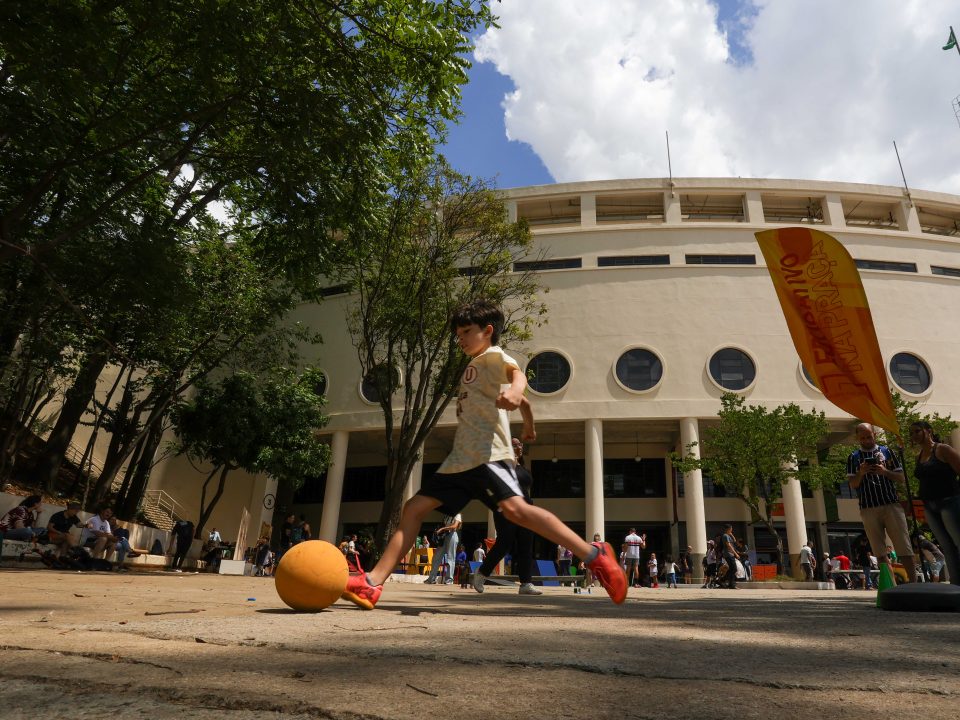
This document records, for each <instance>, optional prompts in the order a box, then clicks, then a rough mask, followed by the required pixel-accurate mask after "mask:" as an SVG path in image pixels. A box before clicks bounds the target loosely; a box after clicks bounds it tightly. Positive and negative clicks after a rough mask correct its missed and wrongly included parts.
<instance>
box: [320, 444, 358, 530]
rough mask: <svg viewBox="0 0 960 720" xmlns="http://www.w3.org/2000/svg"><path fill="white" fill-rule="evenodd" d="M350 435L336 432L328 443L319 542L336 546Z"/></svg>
mask: <svg viewBox="0 0 960 720" xmlns="http://www.w3.org/2000/svg"><path fill="white" fill-rule="evenodd" d="M349 440H350V433H349V432H347V431H346V430H337V431H336V432H335V433H334V434H333V438H332V439H331V441H330V451H331V452H330V454H331V459H330V467H329V468H327V487H326V488H325V489H324V492H323V512H322V513H321V514H320V532H319V534H318V535H317V538H318V539H319V540H326V541H327V542H331V543H334V544H336V542H337V529H338V526H339V523H340V498H341V497H343V475H344V472H345V471H346V469H347V444H348V443H349Z"/></svg>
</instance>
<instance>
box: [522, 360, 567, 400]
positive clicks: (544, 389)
mask: <svg viewBox="0 0 960 720" xmlns="http://www.w3.org/2000/svg"><path fill="white" fill-rule="evenodd" d="M570 374H571V370H570V361H569V360H567V358H565V357H564V356H563V355H561V354H560V353H558V352H555V351H553V350H547V351H545V352H540V353H537V354H536V355H534V356H533V357H532V358H530V362H529V363H527V377H528V380H527V384H528V385H529V386H530V389H531V390H533V391H534V392H535V393H540V394H541V395H550V394H551V393H555V392H559V391H560V390H562V389H563V388H564V387H565V386H566V384H567V383H568V382H570Z"/></svg>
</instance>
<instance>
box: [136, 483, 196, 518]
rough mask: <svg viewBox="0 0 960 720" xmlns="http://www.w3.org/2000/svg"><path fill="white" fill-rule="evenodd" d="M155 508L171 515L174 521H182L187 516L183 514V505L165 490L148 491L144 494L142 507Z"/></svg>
mask: <svg viewBox="0 0 960 720" xmlns="http://www.w3.org/2000/svg"><path fill="white" fill-rule="evenodd" d="M148 506H151V507H154V508H156V509H157V510H159V511H160V512H162V513H163V514H165V515H169V516H170V519H171V520H173V521H177V520H180V519H181V518H182V517H184V516H185V515H186V513H184V512H182V509H184V508H183V505H181V504H180V503H178V502H177V501H176V500H175V499H174V498H173V497H171V496H170V494H169V493H166V492H164V491H163V490H147V491H146V492H145V493H144V494H143V504H142V507H148Z"/></svg>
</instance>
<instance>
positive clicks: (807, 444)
mask: <svg viewBox="0 0 960 720" xmlns="http://www.w3.org/2000/svg"><path fill="white" fill-rule="evenodd" d="M721 404H722V407H721V409H720V412H719V413H718V416H719V420H720V422H719V424H718V425H716V426H715V427H711V428H709V429H708V430H707V431H706V434H705V439H704V449H705V452H704V457H703V458H702V459H699V460H698V459H696V458H694V457H692V455H689V454H688V455H687V456H686V457H684V458H677V466H678V467H679V469H680V470H681V471H683V472H687V471H689V470H693V469H696V468H702V469H703V470H704V471H705V472H707V473H708V474H709V475H710V477H711V478H713V481H714V483H716V484H719V485H721V486H722V487H723V488H724V489H725V490H727V491H728V492H729V493H730V494H731V495H735V496H738V497H740V498H741V499H743V500H744V502H746V503H747V504H748V505H749V506H750V507H751V508H752V509H754V510H755V511H756V512H758V513H759V512H760V510H761V501H770V500H774V499H777V498H779V497H781V495H782V488H783V485H784V484H785V483H786V482H787V481H788V480H790V479H791V478H793V477H796V478H797V479H799V480H800V481H801V482H802V483H805V484H807V485H808V486H809V487H811V488H818V487H822V486H823V484H824V483H826V482H830V478H829V475H828V474H826V473H823V472H822V470H821V469H820V468H819V467H818V466H817V465H816V464H812V463H808V462H805V461H808V460H809V459H810V458H815V457H816V454H817V447H818V445H819V444H820V443H821V442H822V441H823V439H824V438H825V437H826V435H827V433H828V431H829V425H828V424H827V421H826V418H825V416H824V414H823V413H822V412H820V413H818V412H804V411H803V410H801V409H800V407H799V406H798V405H796V404H795V403H790V404H789V405H780V406H778V407H776V408H774V409H773V410H768V409H767V408H765V407H763V406H762V405H750V406H748V405H747V404H746V401H745V400H744V399H743V397H741V396H740V395H736V394H734V393H725V394H724V395H723V398H722V399H721ZM761 514H762V513H761Z"/></svg>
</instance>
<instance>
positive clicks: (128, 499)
mask: <svg viewBox="0 0 960 720" xmlns="http://www.w3.org/2000/svg"><path fill="white" fill-rule="evenodd" d="M162 439H163V426H162V425H160V424H159V423H158V424H157V425H156V426H155V427H154V428H152V429H151V430H150V434H149V435H147V437H146V440H145V441H144V443H143V448H142V449H141V451H140V457H139V459H138V460H137V464H136V471H135V472H134V473H133V478H132V480H131V482H130V485H129V487H128V489H127V492H126V495H125V497H123V498H122V500H121V503H120V506H119V508H118V509H117V515H119V516H120V518H121V519H123V520H131V521H132V520H136V515H137V510H139V509H140V501H141V500H142V499H143V493H144V492H146V489H147V483H148V482H150V471H151V470H153V460H154V456H155V455H156V454H157V448H159V447H160V441H161V440H162Z"/></svg>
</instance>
